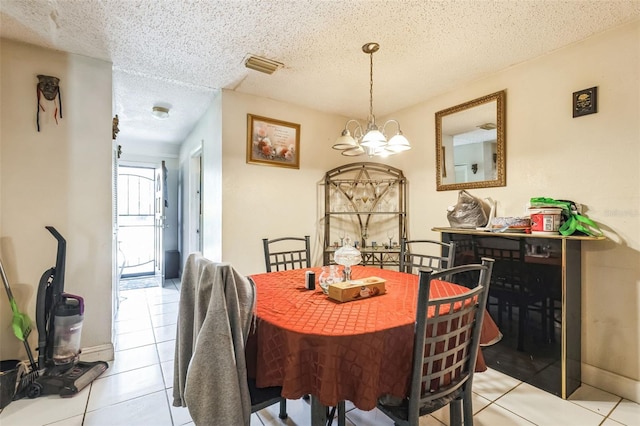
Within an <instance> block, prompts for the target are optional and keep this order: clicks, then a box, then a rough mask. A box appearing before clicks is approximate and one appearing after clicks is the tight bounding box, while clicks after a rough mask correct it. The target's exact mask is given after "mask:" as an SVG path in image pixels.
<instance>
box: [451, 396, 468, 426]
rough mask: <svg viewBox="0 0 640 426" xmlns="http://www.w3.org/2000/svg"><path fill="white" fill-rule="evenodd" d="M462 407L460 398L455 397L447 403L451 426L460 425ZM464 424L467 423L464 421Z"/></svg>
mask: <svg viewBox="0 0 640 426" xmlns="http://www.w3.org/2000/svg"><path fill="white" fill-rule="evenodd" d="M465 405H466V404H465ZM462 408H463V407H462V400H461V399H457V398H456V399H454V400H453V401H451V402H450V403H449V424H450V425H451V426H462ZM464 426H468V425H467V424H466V423H465V425H464Z"/></svg>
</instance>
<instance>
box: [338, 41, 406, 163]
mask: <svg viewBox="0 0 640 426" xmlns="http://www.w3.org/2000/svg"><path fill="white" fill-rule="evenodd" d="M378 49H380V45H379V44H378V43H367V44H365V45H364V46H362V51H363V52H364V53H366V54H368V55H369V59H370V61H369V64H370V65H369V119H368V123H367V126H366V131H365V130H363V129H364V128H365V127H364V126H363V125H362V124H361V123H360V122H359V121H358V120H355V119H351V120H349V121H347V124H345V126H344V130H343V131H342V135H341V136H340V137H339V138H338V139H337V140H336V143H335V145H333V149H337V150H340V151H342V155H346V156H348V157H355V156H357V155H362V154H367V155H368V156H369V157H373V156H380V157H386V156H388V155H391V154H395V153H398V152H402V151H406V150H409V149H411V145H410V144H409V141H408V140H407V138H405V137H404V135H403V134H402V131H401V130H400V123H398V121H397V120H393V119H391V120H387V121H386V122H385V123H384V124H383V125H382V129H380V130H378V126H377V125H376V117H375V115H373V54H374V53H375V52H377V51H378ZM389 123H394V124H395V125H396V126H397V128H398V129H397V131H396V133H395V135H393V137H392V138H391V139H389V140H388V141H387V136H386V134H385V128H386V127H387V124H389ZM352 124H355V126H352V130H353V136H352V133H351V131H350V130H349V126H351V125H352Z"/></svg>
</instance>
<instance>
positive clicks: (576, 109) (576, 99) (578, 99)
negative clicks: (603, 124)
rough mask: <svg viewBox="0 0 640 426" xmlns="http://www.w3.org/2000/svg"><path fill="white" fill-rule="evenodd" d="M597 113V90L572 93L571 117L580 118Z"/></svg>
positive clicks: (594, 88)
mask: <svg viewBox="0 0 640 426" xmlns="http://www.w3.org/2000/svg"><path fill="white" fill-rule="evenodd" d="M596 112H598V88H597V87H591V88H589V89H584V90H579V91H577V92H573V117H574V118H575V117H581V116H583V115H587V114H594V113H596Z"/></svg>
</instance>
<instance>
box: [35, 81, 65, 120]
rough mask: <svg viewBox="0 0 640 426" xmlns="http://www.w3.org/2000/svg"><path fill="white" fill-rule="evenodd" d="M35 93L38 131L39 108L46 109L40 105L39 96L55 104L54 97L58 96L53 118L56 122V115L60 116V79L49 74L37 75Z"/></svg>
mask: <svg viewBox="0 0 640 426" xmlns="http://www.w3.org/2000/svg"><path fill="white" fill-rule="evenodd" d="M36 93H37V98H38V106H37V109H36V127H37V128H38V131H40V110H42V111H43V112H45V111H46V110H45V109H44V107H43V106H42V102H41V97H44V98H45V99H46V100H47V101H53V103H54V105H55V100H56V97H57V98H58V105H57V106H56V108H55V110H54V111H53V118H54V119H55V120H56V124H58V116H60V118H62V97H61V95H60V79H59V78H58V77H52V76H50V75H42V74H39V75H38V85H37V87H36Z"/></svg>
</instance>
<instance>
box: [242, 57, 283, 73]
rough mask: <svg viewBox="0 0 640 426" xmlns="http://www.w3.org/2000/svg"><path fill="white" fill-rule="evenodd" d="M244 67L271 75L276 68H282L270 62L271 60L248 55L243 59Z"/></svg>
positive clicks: (280, 65) (276, 63)
mask: <svg viewBox="0 0 640 426" xmlns="http://www.w3.org/2000/svg"><path fill="white" fill-rule="evenodd" d="M244 66H245V67H247V68H249V69H252V70H255V71H260V72H263V73H265V74H273V73H274V72H276V70H277V69H278V68H282V67H283V66H284V64H282V63H280V62H276V61H272V60H271V59H267V58H261V57H260V56H253V55H248V56H247V57H246V58H245V59H244Z"/></svg>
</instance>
